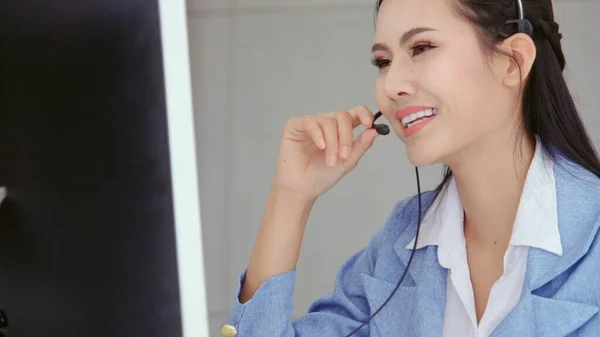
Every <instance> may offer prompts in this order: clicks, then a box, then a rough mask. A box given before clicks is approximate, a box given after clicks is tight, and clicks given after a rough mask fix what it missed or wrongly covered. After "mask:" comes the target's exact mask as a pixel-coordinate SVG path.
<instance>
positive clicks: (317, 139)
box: [302, 116, 327, 150]
mask: <svg viewBox="0 0 600 337" xmlns="http://www.w3.org/2000/svg"><path fill="white" fill-rule="evenodd" d="M302 129H303V130H304V132H306V133H308V134H309V136H310V138H311V139H312V141H313V142H314V143H315V145H317V147H318V148H319V149H321V150H325V148H326V147H327V145H326V143H325V137H324V136H323V131H322V130H321V127H320V126H319V123H318V122H317V121H316V119H315V118H313V117H310V116H307V117H304V118H303V119H302Z"/></svg>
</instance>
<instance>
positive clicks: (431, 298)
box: [363, 226, 447, 337]
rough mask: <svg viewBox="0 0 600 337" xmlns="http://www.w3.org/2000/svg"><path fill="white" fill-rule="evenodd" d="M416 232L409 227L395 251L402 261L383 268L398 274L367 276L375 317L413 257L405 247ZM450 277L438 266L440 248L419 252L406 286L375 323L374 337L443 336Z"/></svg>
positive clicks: (393, 262)
mask: <svg viewBox="0 0 600 337" xmlns="http://www.w3.org/2000/svg"><path fill="white" fill-rule="evenodd" d="M411 227H412V228H411ZM415 229H416V226H409V228H407V229H406V230H405V231H404V233H403V235H401V236H400V238H399V239H398V240H397V242H396V244H395V246H394V251H395V252H396V254H397V256H398V258H399V260H398V259H390V261H388V262H387V263H388V265H386V266H385V268H382V269H385V270H389V271H392V270H393V271H394V272H390V273H389V274H388V275H386V276H385V279H383V278H379V277H373V276H370V275H366V274H365V275H363V282H364V285H365V292H366V296H367V300H368V302H369V305H370V309H371V313H374V312H375V311H376V310H377V309H379V307H380V306H381V304H383V303H384V302H385V301H386V299H387V298H388V296H389V295H390V294H391V293H392V291H393V290H394V288H395V287H396V283H397V282H398V280H399V279H400V277H401V275H402V273H403V272H404V266H406V265H407V264H408V260H409V258H410V253H411V250H409V249H406V248H405V246H406V245H407V244H408V242H410V240H412V236H413V235H414V233H415ZM446 277H447V270H446V269H444V268H443V267H441V266H440V265H439V263H438V262H437V246H428V247H425V248H422V249H418V250H417V251H416V252H415V256H414V258H413V260H412V263H411V265H410V268H409V270H408V273H407V275H406V277H405V279H404V281H403V282H402V285H400V287H399V288H398V290H397V291H396V293H395V294H394V296H392V298H391V299H390V301H389V302H388V304H387V305H386V306H385V308H384V309H382V310H381V311H380V312H379V313H378V314H377V316H376V317H375V318H374V319H373V321H372V322H371V336H381V337H387V336H399V337H402V336H410V337H414V336H441V334H442V327H443V326H442V322H443V318H444V308H445V302H446Z"/></svg>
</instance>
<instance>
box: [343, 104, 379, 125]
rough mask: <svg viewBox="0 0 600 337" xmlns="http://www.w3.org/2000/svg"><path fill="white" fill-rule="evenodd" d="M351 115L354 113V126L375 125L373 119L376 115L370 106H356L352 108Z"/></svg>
mask: <svg viewBox="0 0 600 337" xmlns="http://www.w3.org/2000/svg"><path fill="white" fill-rule="evenodd" d="M349 112H350V115H352V122H353V125H352V126H353V127H357V126H359V125H364V126H366V127H369V128H370V127H371V126H372V125H373V121H374V120H375V117H374V115H373V112H371V110H369V108H367V107H366V106H364V105H359V106H356V107H354V108H352V109H350V111H349Z"/></svg>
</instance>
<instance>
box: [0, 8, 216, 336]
mask: <svg viewBox="0 0 600 337" xmlns="http://www.w3.org/2000/svg"><path fill="white" fill-rule="evenodd" d="M186 29H187V24H186V10H185V1H184V0H136V1H120V0H87V1H80V0H57V1H52V2H48V1H35V0H19V1H2V2H0V186H4V187H5V188H6V198H5V199H4V200H3V201H2V202H1V203H0V309H2V310H3V312H4V313H5V314H6V316H5V318H6V319H5V320H3V319H2V317H0V334H4V335H5V336H7V337H13V336H14V337H41V336H57V337H96V336H97V337H100V336H102V337H106V336H111V337H137V336H140V337H142V336H143V337H151V336H156V337H159V336H160V337H165V336H169V337H179V336H181V337H200V336H208V328H207V313H206V305H205V289H204V274H203V273H204V270H203V256H202V238H201V230H200V208H199V200H198V198H199V197H198V184H197V177H196V174H197V169H196V152H195V144H194V131H193V125H194V123H193V113H192V99H191V93H190V87H191V85H190V79H189V69H188V67H189V60H188V49H187V43H188V39H187V31H186ZM1 314H2V312H0V316H2V315H1ZM3 322H7V325H8V326H7V327H6V326H4V327H2V326H3V325H5V324H3Z"/></svg>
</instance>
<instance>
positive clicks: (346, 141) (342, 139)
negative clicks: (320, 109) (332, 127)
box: [336, 112, 354, 159]
mask: <svg viewBox="0 0 600 337" xmlns="http://www.w3.org/2000/svg"><path fill="white" fill-rule="evenodd" d="M336 121H337V127H338V142H339V144H340V148H339V154H340V158H342V159H346V158H348V156H349V155H350V151H351V150H352V141H353V140H354V132H353V131H352V130H353V129H354V127H353V125H352V124H353V123H352V115H350V113H348V112H340V113H338V114H337V116H336Z"/></svg>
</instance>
